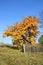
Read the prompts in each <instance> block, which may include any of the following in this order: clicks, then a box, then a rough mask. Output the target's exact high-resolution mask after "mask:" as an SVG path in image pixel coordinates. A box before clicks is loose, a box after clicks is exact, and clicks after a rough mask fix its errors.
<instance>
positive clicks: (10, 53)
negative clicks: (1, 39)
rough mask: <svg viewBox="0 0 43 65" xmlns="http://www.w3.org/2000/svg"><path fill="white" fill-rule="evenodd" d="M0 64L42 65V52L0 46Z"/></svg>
mask: <svg viewBox="0 0 43 65" xmlns="http://www.w3.org/2000/svg"><path fill="white" fill-rule="evenodd" d="M0 65H43V52H34V53H31V52H30V53H23V52H20V51H19V50H16V49H13V48H7V47H0Z"/></svg>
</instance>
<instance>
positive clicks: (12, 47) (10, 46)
mask: <svg viewBox="0 0 43 65" xmlns="http://www.w3.org/2000/svg"><path fill="white" fill-rule="evenodd" d="M0 47H6V48H10V49H15V50H19V48H18V47H17V46H13V45H1V46H0Z"/></svg>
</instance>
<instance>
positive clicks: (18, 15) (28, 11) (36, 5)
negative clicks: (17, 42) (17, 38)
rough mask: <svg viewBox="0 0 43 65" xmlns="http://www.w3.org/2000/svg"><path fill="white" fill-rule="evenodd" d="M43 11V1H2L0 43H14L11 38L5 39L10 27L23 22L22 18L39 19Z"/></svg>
mask: <svg viewBox="0 0 43 65" xmlns="http://www.w3.org/2000/svg"><path fill="white" fill-rule="evenodd" d="M41 11H43V0H0V42H1V41H2V42H5V43H12V41H11V38H10V37H7V38H3V37H2V33H3V32H4V30H6V29H7V26H8V25H13V24H14V23H16V22H17V21H21V20H22V17H27V16H29V15H33V16H36V17H39V15H40V12H41Z"/></svg>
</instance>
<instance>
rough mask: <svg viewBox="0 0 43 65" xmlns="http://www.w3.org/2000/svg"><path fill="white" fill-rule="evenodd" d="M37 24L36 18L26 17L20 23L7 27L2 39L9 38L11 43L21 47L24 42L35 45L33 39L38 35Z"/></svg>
mask: <svg viewBox="0 0 43 65" xmlns="http://www.w3.org/2000/svg"><path fill="white" fill-rule="evenodd" d="M38 23H39V19H38V18H36V17H35V16H34V17H33V16H28V17H26V18H24V19H23V20H22V22H19V23H18V22H17V23H16V24H15V25H12V26H9V27H8V29H7V30H5V31H4V33H3V37H7V36H11V37H12V38H13V42H14V43H16V44H18V45H23V44H24V43H25V42H28V43H30V44H32V45H35V38H36V36H37V34H38Z"/></svg>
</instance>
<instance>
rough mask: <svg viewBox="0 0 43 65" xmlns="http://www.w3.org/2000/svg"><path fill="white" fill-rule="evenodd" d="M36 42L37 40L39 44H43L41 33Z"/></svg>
mask: <svg viewBox="0 0 43 65" xmlns="http://www.w3.org/2000/svg"><path fill="white" fill-rule="evenodd" d="M38 42H39V45H43V35H41V37H40V38H39V40H38Z"/></svg>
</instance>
